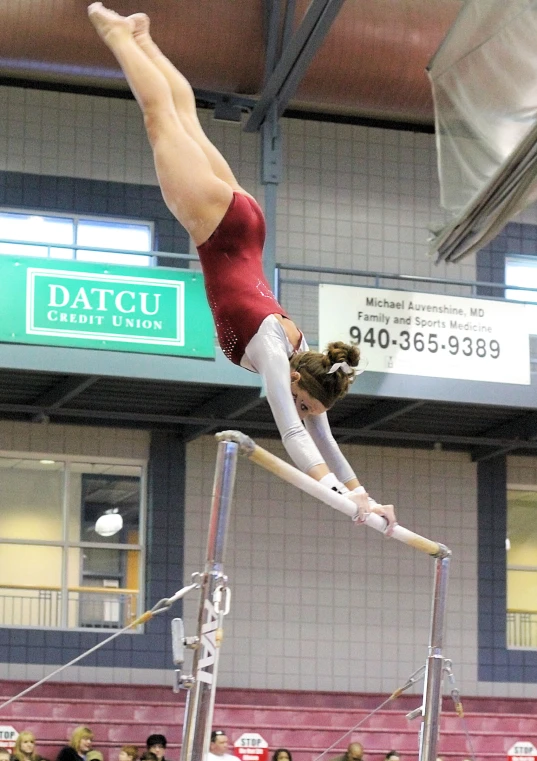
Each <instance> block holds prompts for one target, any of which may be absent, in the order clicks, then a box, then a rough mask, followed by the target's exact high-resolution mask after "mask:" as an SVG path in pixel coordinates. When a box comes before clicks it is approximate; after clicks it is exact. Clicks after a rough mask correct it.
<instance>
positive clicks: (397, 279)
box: [274, 264, 537, 346]
mask: <svg viewBox="0 0 537 761" xmlns="http://www.w3.org/2000/svg"><path fill="white" fill-rule="evenodd" d="M321 283H323V284H324V285H348V286H349V285H350V286H360V287H362V288H363V287H366V288H386V289H388V290H396V291H414V292H415V291H416V290H419V291H422V292H426V293H436V294H441V295H445V296H466V297H471V298H475V297H478V298H487V299H492V300H496V301H509V300H510V299H507V298H506V297H505V291H507V290H508V291H521V292H524V293H535V296H536V301H537V288H528V287H527V286H516V285H506V284H505V283H491V282H488V281H484V280H459V279H456V278H440V277H430V276H425V275H400V274H397V273H393V272H371V271H367V270H356V269H336V268H334V267H318V266H312V265H307V264H278V265H277V267H276V271H275V286H274V290H275V293H276V296H277V298H278V300H279V301H280V303H281V304H282V305H283V306H284V307H286V308H289V309H290V311H291V314H292V316H293V317H294V318H295V319H297V321H298V322H299V324H300V329H301V330H302V332H303V333H304V335H306V336H307V339H308V344H309V345H310V346H317V345H318V323H319V310H318V298H317V289H318V287H319V285H320V284H321ZM517 303H524V302H523V301H519V300H518V299H517Z"/></svg>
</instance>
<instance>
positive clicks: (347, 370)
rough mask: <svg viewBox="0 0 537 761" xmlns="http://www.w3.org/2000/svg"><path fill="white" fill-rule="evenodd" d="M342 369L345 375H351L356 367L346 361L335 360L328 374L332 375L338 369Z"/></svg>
mask: <svg viewBox="0 0 537 761" xmlns="http://www.w3.org/2000/svg"><path fill="white" fill-rule="evenodd" d="M340 368H341V369H342V370H343V372H344V373H345V375H351V374H352V373H353V372H354V368H353V367H351V366H350V365H348V364H347V363H346V362H334V364H333V365H332V367H331V368H330V370H329V371H328V373H327V375H332V373H335V372H336V370H339V369H340Z"/></svg>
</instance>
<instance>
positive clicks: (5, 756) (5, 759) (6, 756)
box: [0, 748, 11, 761]
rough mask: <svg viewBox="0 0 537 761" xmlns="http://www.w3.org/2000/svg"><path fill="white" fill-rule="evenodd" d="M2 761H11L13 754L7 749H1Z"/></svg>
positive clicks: (0, 757) (0, 758) (0, 759)
mask: <svg viewBox="0 0 537 761" xmlns="http://www.w3.org/2000/svg"><path fill="white" fill-rule="evenodd" d="M0 761H11V753H10V752H9V751H8V749H7V748H0Z"/></svg>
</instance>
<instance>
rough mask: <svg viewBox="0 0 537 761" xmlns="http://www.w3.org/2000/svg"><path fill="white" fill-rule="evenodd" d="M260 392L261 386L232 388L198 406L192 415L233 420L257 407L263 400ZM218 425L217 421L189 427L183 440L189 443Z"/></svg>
mask: <svg viewBox="0 0 537 761" xmlns="http://www.w3.org/2000/svg"><path fill="white" fill-rule="evenodd" d="M260 393H261V389H259V388H232V389H229V391H225V392H224V393H223V394H218V395H217V396H215V397H214V398H213V399H210V400H209V401H208V402H206V403H205V404H202V405H200V406H199V407H197V408H196V409H195V410H194V411H193V413H192V415H193V416H194V417H197V418H213V417H214V418H217V417H218V418H219V419H221V418H223V417H224V418H227V419H230V420H233V419H234V418H236V417H238V416H239V415H243V414H244V413H245V412H248V411H249V410H251V409H252V408H253V407H257V405H258V404H259V403H260V402H261V401H263V399H262V398H261V396H260ZM218 427H219V426H218V425H217V424H215V423H207V424H205V425H200V426H197V427H196V428H189V429H187V431H186V433H185V435H184V436H183V441H185V442H187V443H188V442H189V441H192V440H193V439H197V438H198V437H199V436H203V435H205V434H206V433H210V432H211V431H214V429H215V428H218Z"/></svg>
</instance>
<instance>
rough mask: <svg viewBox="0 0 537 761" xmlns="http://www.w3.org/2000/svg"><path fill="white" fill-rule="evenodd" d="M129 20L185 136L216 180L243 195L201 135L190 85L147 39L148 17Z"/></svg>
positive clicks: (231, 173) (138, 15) (211, 145)
mask: <svg viewBox="0 0 537 761" xmlns="http://www.w3.org/2000/svg"><path fill="white" fill-rule="evenodd" d="M129 19H131V20H132V22H133V23H134V39H135V40H136V42H137V43H138V45H139V46H140V47H141V48H142V50H143V51H144V53H145V54H146V55H147V56H148V58H150V60H151V61H152V62H153V63H154V64H155V66H156V67H157V68H158V69H159V71H161V72H162V74H164V76H165V77H166V80H167V81H168V84H169V85H170V89H171V91H172V97H173V102H174V104H175V110H176V111H177V115H178V117H179V119H180V121H181V124H182V125H183V127H184V128H185V130H186V132H187V133H188V134H189V135H190V137H191V138H193V139H194V140H195V141H196V142H197V143H198V145H199V146H200V148H201V149H202V150H203V152H204V153H205V155H206V156H207V158H208V159H209V163H210V164H211V166H212V169H213V172H214V173H215V174H216V176H217V177H219V178H220V179H221V180H223V181H224V182H227V184H228V185H229V186H230V187H231V188H232V189H233V190H236V191H238V192H243V193H244V192H245V191H244V189H243V188H241V186H240V185H239V183H238V182H237V179H236V177H235V176H234V174H233V172H232V171H231V168H230V166H229V164H228V163H227V161H226V160H225V158H224V157H223V156H222V154H221V153H220V151H219V150H218V149H217V148H216V147H215V146H214V145H213V144H212V143H211V141H210V140H209V138H208V137H207V135H206V134H205V132H204V131H203V128H202V126H201V124H200V122H199V119H198V114H197V110H196V99H195V97H194V93H193V92H192V87H191V86H190V83H189V82H188V80H187V79H186V77H184V76H183V74H181V72H180V71H178V70H177V69H176V68H175V66H174V65H173V64H172V63H171V61H169V60H168V58H166V56H165V55H164V54H163V53H162V51H161V50H160V49H159V47H158V46H157V45H156V43H155V42H154V41H153V39H152V38H151V35H150V32H149V17H148V16H147V15H146V14H145V13H134V14H133V15H132V16H129Z"/></svg>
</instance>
